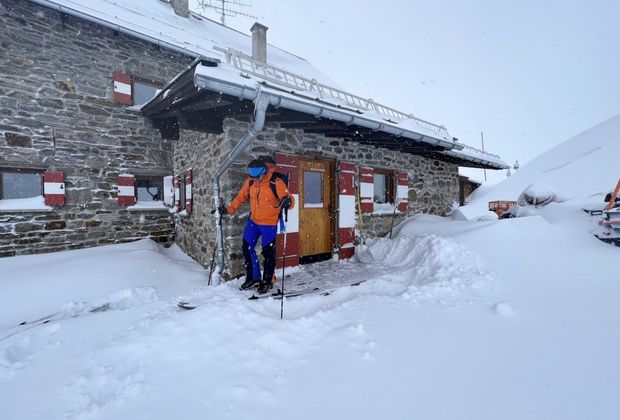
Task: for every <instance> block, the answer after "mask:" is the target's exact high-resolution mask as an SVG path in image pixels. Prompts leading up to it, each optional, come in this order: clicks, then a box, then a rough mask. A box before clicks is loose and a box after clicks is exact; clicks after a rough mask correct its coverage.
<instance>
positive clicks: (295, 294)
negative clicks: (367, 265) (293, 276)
mask: <svg viewBox="0 0 620 420" xmlns="http://www.w3.org/2000/svg"><path fill="white" fill-rule="evenodd" d="M365 281H366V280H361V281H358V282H355V283H351V284H348V285H344V286H341V287H356V286H359V285H360V284H362V283H364V282H365ZM341 287H335V288H333V289H328V290H321V289H319V288H318V287H313V288H308V289H303V290H293V291H290V292H286V293H284V297H285V298H287V299H288V298H292V297H298V296H305V295H311V294H318V295H320V296H329V295H331V294H332V293H333V292H334V291H336V290H337V289H340V288H341ZM269 297H270V298H272V299H276V300H279V299H282V290H280V289H278V291H276V292H273V293H267V294H264V295H258V296H257V295H252V296H250V297H249V298H248V300H258V299H264V298H269Z"/></svg>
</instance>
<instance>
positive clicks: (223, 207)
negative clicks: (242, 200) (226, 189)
mask: <svg viewBox="0 0 620 420" xmlns="http://www.w3.org/2000/svg"><path fill="white" fill-rule="evenodd" d="M219 210H220V215H221V216H224V215H226V214H228V210H226V206H225V205H223V204H222V205H221V206H220V207H219ZM211 214H215V209H213V210H211Z"/></svg>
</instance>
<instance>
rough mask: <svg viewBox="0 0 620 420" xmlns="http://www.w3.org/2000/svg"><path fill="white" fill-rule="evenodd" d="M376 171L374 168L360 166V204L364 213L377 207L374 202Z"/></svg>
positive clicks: (370, 211)
mask: <svg viewBox="0 0 620 420" xmlns="http://www.w3.org/2000/svg"><path fill="white" fill-rule="evenodd" d="M374 172H375V171H374V169H372V168H365V167H361V168H360V206H361V208H362V212H364V213H372V212H373V211H374V209H375V204H374V202H373V196H374V194H375V184H374Z"/></svg>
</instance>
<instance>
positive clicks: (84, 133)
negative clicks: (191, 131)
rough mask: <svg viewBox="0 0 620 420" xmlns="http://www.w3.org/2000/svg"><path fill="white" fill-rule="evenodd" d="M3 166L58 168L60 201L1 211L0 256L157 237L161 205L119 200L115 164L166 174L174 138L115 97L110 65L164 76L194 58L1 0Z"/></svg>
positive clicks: (167, 235) (162, 226) (169, 231)
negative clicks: (39, 209)
mask: <svg viewBox="0 0 620 420" xmlns="http://www.w3.org/2000/svg"><path fill="white" fill-rule="evenodd" d="M0 28H2V29H1V30H0V75H1V77H0V167H4V168H19V167H21V168H35V169H41V170H56V171H62V172H63V173H64V174H65V181H66V205H65V206H63V207H58V208H54V210H53V211H51V212H45V213H36V212H19V213H18V212H14V211H12V212H11V211H4V212H3V213H1V214H0V256H4V255H15V254H29V253H38V252H47V251H55V250H62V249H71V248H80V247H85V246H95V245H100V244H107V243H115V242H122V241H130V240H134V239H137V238H143V237H153V238H156V239H158V240H160V241H167V240H170V239H172V237H173V235H174V224H173V220H172V218H171V217H170V216H169V214H168V213H167V212H166V211H155V212H153V211H149V212H137V211H128V210H127V209H126V208H124V207H121V206H119V205H118V204H117V201H116V198H117V191H116V185H115V184H116V179H117V176H118V175H119V173H131V174H134V175H156V176H159V175H162V176H163V175H169V174H171V173H172V152H173V147H174V146H173V142H171V141H165V140H162V138H161V136H160V133H159V131H158V130H156V129H154V128H153V127H152V126H151V125H150V123H149V122H148V121H147V120H146V119H144V118H143V117H142V116H141V115H140V114H139V112H138V111H134V110H130V109H128V108H127V107H125V106H121V105H118V104H116V103H115V102H114V101H113V92H112V91H113V80H112V74H113V72H114V71H116V70H118V71H123V72H126V73H130V74H134V75H138V76H143V77H147V78H151V79H154V80H158V81H161V82H166V81H167V80H170V79H171V78H173V77H174V76H175V75H176V74H177V73H179V72H180V71H181V70H182V69H183V68H185V67H186V66H187V65H188V64H189V63H190V62H191V58H190V57H186V56H183V55H181V54H178V53H174V52H170V51H167V50H164V49H160V48H158V47H157V46H155V45H154V44H149V43H147V42H144V41H141V40H138V39H135V38H132V37H129V36H126V35H123V34H120V33H117V32H115V31H113V30H111V29H107V28H104V27H102V26H99V25H96V24H91V23H88V22H86V21H83V20H81V19H78V18H74V17H70V16H66V15H64V14H61V13H58V12H56V11H53V10H51V9H48V8H45V7H41V6H37V5H34V4H33V3H31V2H28V1H20V0H0Z"/></svg>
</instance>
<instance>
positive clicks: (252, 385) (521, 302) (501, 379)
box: [0, 121, 620, 420]
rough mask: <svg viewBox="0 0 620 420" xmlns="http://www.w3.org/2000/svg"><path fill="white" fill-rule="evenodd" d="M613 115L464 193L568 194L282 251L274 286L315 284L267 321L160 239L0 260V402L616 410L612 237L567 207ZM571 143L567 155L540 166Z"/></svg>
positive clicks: (109, 407) (289, 410) (533, 413)
mask: <svg viewBox="0 0 620 420" xmlns="http://www.w3.org/2000/svg"><path fill="white" fill-rule="evenodd" d="M610 123H613V121H612V122H608V123H606V124H607V128H605V124H604V125H603V127H602V128H603V129H602V130H601V127H598V128H597V129H594V130H591V131H589V132H587V133H586V134H584V135H582V136H581V138H580V140H579V142H578V143H580V144H584V143H588V146H587V147H590V148H591V149H594V148H598V149H597V150H606V153H604V154H602V155H601V154H597V153H590V154H589V157H588V158H586V157H585V156H583V155H579V153H578V149H579V148H578V147H577V145H575V144H572V140H569V141H568V142H567V143H566V144H564V145H560V146H559V147H558V149H557V150H556V152H555V153H550V154H549V153H547V154H545V155H542V156H541V157H540V158H539V159H537V160H536V161H533V162H532V163H531V164H530V165H525V166H523V167H522V169H521V170H520V171H519V172H518V173H517V174H516V175H515V177H516V176H518V177H519V178H521V181H519V183H517V181H515V180H514V177H511V178H509V179H507V180H506V181H504V182H503V183H502V184H498V185H496V186H494V187H493V189H492V190H491V189H489V190H487V191H486V192H483V193H481V196H480V197H479V198H474V199H473V200H472V203H471V205H470V208H473V209H475V208H483V209H485V215H486V214H487V213H488V212H486V201H487V195H485V194H490V195H491V196H493V197H494V198H497V199H508V198H516V197H517V196H518V194H520V193H521V192H522V191H523V190H524V189H525V188H526V187H527V186H528V185H530V184H536V183H542V182H546V183H548V185H550V186H553V187H554V188H555V189H557V190H558V191H560V192H561V193H562V194H563V195H564V196H565V198H566V201H563V202H551V203H549V204H547V205H545V206H540V207H535V206H532V207H533V209H532V210H533V211H532V214H531V215H530V216H529V217H518V218H513V219H506V220H496V219H494V218H491V219H490V220H489V219H487V218H484V217H482V218H476V217H470V218H467V217H465V216H466V215H468V214H467V210H465V211H463V212H461V211H460V210H459V217H449V218H445V217H439V216H431V215H416V216H414V217H410V218H408V219H407V220H406V221H405V222H403V223H401V224H399V225H398V226H396V227H395V237H394V239H393V240H388V239H383V238H379V239H373V240H369V241H368V242H367V245H365V246H361V245H358V246H357V247H356V258H353V259H351V260H349V261H338V260H330V261H326V262H322V263H316V264H311V265H305V266H301V267H299V268H296V269H294V270H289V269H287V270H286V275H287V277H286V287H287V290H295V289H301V288H308V287H309V285H312V286H315V285H316V286H319V287H320V288H321V290H329V291H330V294H329V295H327V296H322V295H320V294H311V295H305V296H302V297H297V298H291V299H286V300H285V302H284V319H283V320H280V303H281V302H280V301H277V300H273V299H270V298H266V299H261V300H257V301H249V300H247V299H246V297H247V296H248V292H241V291H239V290H238V286H239V285H240V283H241V282H242V279H238V280H234V281H231V282H226V283H223V284H221V285H219V286H216V287H214V286H206V283H207V278H208V272H207V270H205V269H203V268H202V267H200V266H199V265H198V264H196V263H195V262H193V261H192V260H191V259H190V258H188V257H187V256H186V255H184V254H183V253H182V252H181V251H180V250H179V248H177V247H176V245H173V246H172V247H171V248H163V247H162V246H160V245H158V244H156V243H154V242H152V241H149V240H142V241H138V242H133V243H128V244H122V245H110V246H104V247H98V248H90V249H82V250H76V251H66V252H60V253H54V254H44V255H33V256H19V257H11V258H4V259H0V273H1V274H2V275H1V276H0V389H2V392H1V393H0V406H1V407H2V413H3V418H11V419H13V418H15V419H17V418H20V419H21V418H24V419H111V418H119V419H136V420H139V419H149V420H159V419H162V420H163V419H170V418H177V417H179V415H182V416H183V417H187V418H217V419H262V418H270V419H291V418H295V419H316V418H335V419H377V418H382V419H384V418H385V419H403V418H406V419H465V418H472V419H481V420H485V419H489V420H492V419H493V420H494V419H498V418H501V419H509V420H510V419H515V420H517V419H519V420H521V419H545V420H546V419H563V420H564V419H580V420H581V419H590V418H592V419H594V418H596V419H604V420H607V419H609V420H612V419H613V420H615V419H618V418H620V406H619V405H618V404H617V395H618V393H619V392H620V364H618V363H617V360H618V353H619V352H620V330H619V329H618V327H617V319H618V305H617V300H618V296H619V295H620V282H618V278H617V276H616V275H614V273H615V267H616V266H617V261H618V256H619V255H620V254H619V253H620V248H618V247H614V246H612V245H609V244H605V243H603V242H601V241H599V240H597V239H596V238H594V237H593V236H592V235H591V234H590V233H589V228H590V227H591V225H592V224H595V223H596V218H593V217H590V216H589V215H587V214H586V213H585V212H583V211H581V206H582V204H583V200H586V199H589V200H592V201H593V202H594V203H599V204H600V203H602V197H601V196H600V193H601V192H606V191H608V190H609V189H610V188H612V187H613V185H612V184H613V183H614V180H613V178H615V177H617V175H618V174H617V172H615V173H614V171H616V168H614V167H613V166H611V165H604V163H605V161H601V159H604V158H606V157H607V155H608V154H611V153H612V151H613V150H617V149H614V148H615V147H618V146H617V145H615V144H614V143H613V137H612V136H611V135H609V136H604V135H601V134H602V133H607V134H611V133H612V129H611V126H610ZM619 123H620V122H619ZM614 124H615V123H613V124H611V125H614ZM617 128H619V129H620V126H618V127H617ZM616 132H617V131H616ZM588 133H589V134H588ZM571 144H572V145H571ZM584 147H586V146H584ZM569 151H570V153H569ZM562 155H563V156H562ZM568 156H573V157H574V156H582V157H581V158H579V159H575V160H573V161H572V162H571V164H570V165H566V166H565V168H566V169H564V170H561V169H558V170H557V171H555V172H557V174H554V175H553V179H550V176H546V177H545V176H542V175H541V174H550V173H551V172H544V170H543V169H544V168H554V167H557V165H556V164H557V160H558V159H560V160H561V159H563V158H567V157H568ZM615 156H616V157H617V156H618V154H615ZM601 166H604V167H605V169H606V171H603V170H602V169H601ZM575 168H581V169H583V173H577V172H574V171H575ZM531 171H533V173H531ZM593 172H596V173H598V174H599V175H600V176H601V177H602V178H605V180H603V179H601V180H597V179H595V177H593V176H591V173H593ZM570 176H573V177H574V178H578V179H582V180H583V181H584V183H586V184H587V185H589V187H584V186H583V184H582V183H580V182H575V183H571V182H568V181H565V179H566V178H568V177H570ZM517 180H518V178H517ZM558 180H560V181H562V180H564V182H558ZM609 180H611V181H610V182H609V183H608V184H610V185H606V182H607V181H609ZM588 188H590V189H589V190H588ZM465 209H466V208H465ZM277 274H278V277H281V271H280V270H278V272H277ZM360 281H363V282H362V283H361V284H359V285H358V286H349V285H350V284H353V283H355V282H360ZM278 286H279V284H278ZM178 300H186V301H190V302H192V303H195V304H197V305H199V306H198V307H197V308H196V309H195V310H193V311H183V310H180V309H178V308H177V307H176V302H177V301H178ZM106 304H107V305H106ZM46 315H51V318H50V321H49V322H47V323H45V324H40V323H30V324H26V325H21V326H20V325H18V324H20V323H21V322H22V321H32V320H36V319H41V318H42V317H45V316H46Z"/></svg>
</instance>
